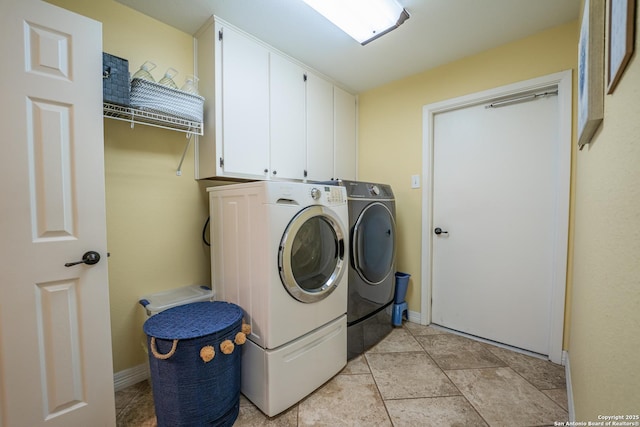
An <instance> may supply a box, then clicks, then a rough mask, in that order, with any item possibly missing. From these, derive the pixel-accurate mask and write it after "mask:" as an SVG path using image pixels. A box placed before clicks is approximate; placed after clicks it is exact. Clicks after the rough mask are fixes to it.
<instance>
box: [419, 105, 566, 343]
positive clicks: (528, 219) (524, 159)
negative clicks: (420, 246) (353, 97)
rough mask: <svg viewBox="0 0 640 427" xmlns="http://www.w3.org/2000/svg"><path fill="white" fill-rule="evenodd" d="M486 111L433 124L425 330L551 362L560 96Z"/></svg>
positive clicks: (451, 114) (449, 115)
mask: <svg viewBox="0 0 640 427" xmlns="http://www.w3.org/2000/svg"><path fill="white" fill-rule="evenodd" d="M485 105H486V104H480V105H475V106H468V107H465V108H459V109H455V110H452V111H448V112H442V113H439V114H436V115H435V117H434V126H433V129H434V137H433V138H434V139H433V141H434V143H433V223H432V224H433V229H432V230H431V232H434V230H435V228H436V227H437V228H440V229H441V230H442V231H443V232H442V233H441V234H434V235H433V236H432V237H433V252H432V256H433V258H432V269H433V270H432V281H433V282H432V322H433V323H436V324H438V325H442V326H445V327H448V328H451V329H455V330H458V331H462V332H465V333H469V334H472V335H476V336H479V337H482V338H487V339H490V340H494V341H498V342H501V343H505V344H508V345H512V346H515V347H519V348H523V349H526V350H530V351H534V352H537V353H541V354H549V333H550V320H551V299H552V291H553V289H552V282H553V275H554V272H555V261H554V257H555V256H556V254H555V253H554V248H555V247H554V242H555V239H556V233H557V226H556V223H557V220H558V219H557V217H556V211H557V206H556V205H557V193H558V184H557V181H558V167H557V166H558V155H557V152H558V147H559V146H560V140H559V135H560V132H559V114H558V97H556V96H548V97H542V98H539V99H536V100H534V101H530V102H522V103H516V104H512V105H508V106H503V107H499V108H485ZM564 220H565V221H566V218H564ZM436 231H437V230H436Z"/></svg>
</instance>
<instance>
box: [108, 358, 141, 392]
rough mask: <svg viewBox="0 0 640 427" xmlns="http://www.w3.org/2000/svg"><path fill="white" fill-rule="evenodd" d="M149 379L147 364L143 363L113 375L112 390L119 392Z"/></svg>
mask: <svg viewBox="0 0 640 427" xmlns="http://www.w3.org/2000/svg"><path fill="white" fill-rule="evenodd" d="M148 378H149V364H148V363H143V364H141V365H138V366H134V367H133V368H128V369H125V370H122V371H120V372H116V373H115V374H114V375H113V388H114V389H115V391H120V390H122V389H125V388H127V387H129V386H132V385H134V384H138V383H139V382H141V381H144V380H146V379H148Z"/></svg>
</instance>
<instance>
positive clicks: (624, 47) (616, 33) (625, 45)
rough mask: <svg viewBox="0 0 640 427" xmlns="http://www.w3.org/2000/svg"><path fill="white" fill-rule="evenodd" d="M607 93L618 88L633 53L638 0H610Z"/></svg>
mask: <svg viewBox="0 0 640 427" xmlns="http://www.w3.org/2000/svg"><path fill="white" fill-rule="evenodd" d="M608 3H609V11H608V12H609V25H608V27H607V41H608V52H609V55H608V56H607V93H608V94H611V93H613V91H614V90H615V88H616V85H617V84H618V81H620V77H622V74H623V73H624V70H625V68H626V66H627V63H628V62H629V59H631V55H633V49H634V46H633V44H634V27H635V3H636V0H609V1H608Z"/></svg>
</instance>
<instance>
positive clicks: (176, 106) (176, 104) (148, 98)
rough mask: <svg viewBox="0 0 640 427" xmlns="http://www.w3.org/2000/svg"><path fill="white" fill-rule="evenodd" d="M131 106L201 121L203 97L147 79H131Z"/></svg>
mask: <svg viewBox="0 0 640 427" xmlns="http://www.w3.org/2000/svg"><path fill="white" fill-rule="evenodd" d="M131 106H132V107H135V108H139V109H141V110H144V111H149V112H153V113H160V114H168V115H171V116H175V117H179V118H181V119H185V120H191V121H194V122H200V123H202V111H203V108H204V98H203V97H201V96H199V95H195V94H192V93H188V92H184V91H181V90H178V89H173V88H170V87H168V86H164V85H161V84H158V83H154V82H151V81H149V80H144V79H138V78H135V79H133V80H131Z"/></svg>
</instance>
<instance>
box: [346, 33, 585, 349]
mask: <svg viewBox="0 0 640 427" xmlns="http://www.w3.org/2000/svg"><path fill="white" fill-rule="evenodd" d="M577 41H578V23H577V21H575V22H571V23H568V24H565V25H562V26H559V27H556V28H553V29H550V30H547V31H544V32H541V33H539V34H536V35H534V36H532V37H528V38H525V39H522V40H519V41H516V42H514V43H510V44H507V45H504V46H500V47H497V48H494V49H491V50H488V51H486V52H483V53H480V54H478V55H475V56H471V57H468V58H465V59H462V60H460V61H456V62H452V63H450V64H447V65H444V66H442V67H439V68H435V69H433V70H429V71H426V72H424V73H421V74H417V75H415V76H411V77H408V78H406V79H403V80H400V81H397V82H394V83H391V84H388V85H385V86H382V87H379V88H376V89H373V90H371V91H368V92H365V93H362V94H360V98H359V114H360V115H359V141H358V144H359V145H358V162H359V163H358V168H359V176H358V177H359V179H362V180H370V181H378V182H386V183H390V184H391V185H392V187H393V190H394V193H395V195H396V200H397V203H396V205H397V222H398V270H400V271H404V272H407V273H410V274H411V275H412V277H411V281H410V286H409V291H408V294H407V301H408V303H409V309H410V310H411V311H416V312H419V311H420V298H421V289H420V283H421V273H420V270H421V263H422V259H421V239H422V230H421V221H422V218H421V210H422V197H421V195H422V189H411V188H410V183H411V179H410V176H411V175H413V174H421V173H422V143H423V136H422V119H423V117H422V107H423V106H424V105H426V104H430V103H433V102H438V101H442V100H445V99H450V98H455V97H458V96H462V95H466V94H470V93H474V92H479V91H483V90H487V89H491V88H494V87H498V86H503V85H507V84H510V83H514V82H518V81H522V80H527V79H531V78H535V77H540V76H544V75H547V74H552V73H556V72H559V71H563V70H570V69H574V70H575V68H576V64H577V54H576V51H577ZM574 82H575V75H574ZM574 151H575V149H574ZM573 155H575V153H573ZM422 185H423V186H424V185H428V183H427V182H425V177H422ZM570 232H571V230H570ZM569 291H570V289H569ZM568 297H569V295H568ZM567 316H568V313H567ZM565 343H566V340H565Z"/></svg>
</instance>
